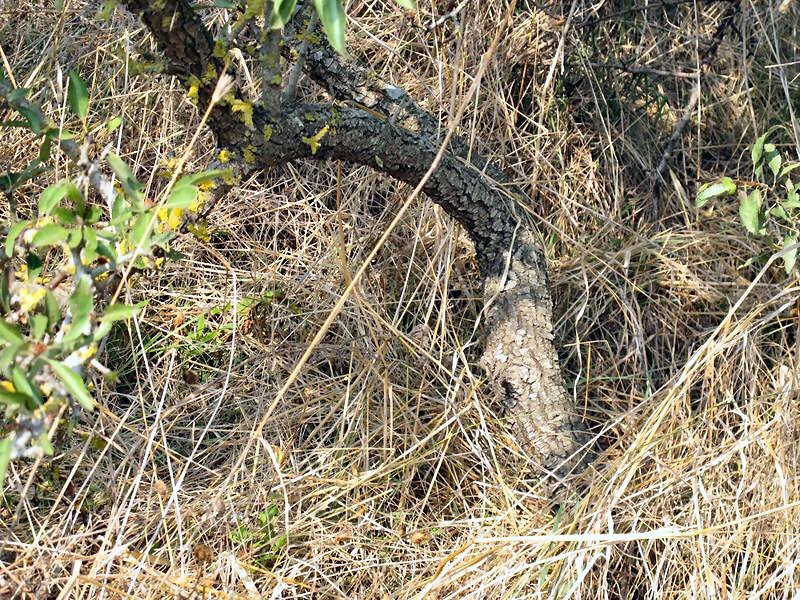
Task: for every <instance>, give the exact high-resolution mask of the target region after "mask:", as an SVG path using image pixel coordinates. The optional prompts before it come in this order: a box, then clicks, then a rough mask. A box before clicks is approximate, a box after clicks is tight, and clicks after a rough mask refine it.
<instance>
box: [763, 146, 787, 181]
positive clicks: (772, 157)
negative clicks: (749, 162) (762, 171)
mask: <svg viewBox="0 0 800 600" xmlns="http://www.w3.org/2000/svg"><path fill="white" fill-rule="evenodd" d="M764 160H766V161H767V165H769V169H770V171H772V174H773V175H775V177H777V176H778V173H780V170H781V163H782V162H783V158H782V157H781V153H780V152H778V149H777V148H776V147H775V144H764Z"/></svg>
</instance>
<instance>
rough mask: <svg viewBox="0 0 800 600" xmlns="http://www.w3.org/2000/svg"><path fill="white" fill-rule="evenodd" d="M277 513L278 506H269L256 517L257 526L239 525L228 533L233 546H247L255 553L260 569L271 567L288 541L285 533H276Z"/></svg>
mask: <svg viewBox="0 0 800 600" xmlns="http://www.w3.org/2000/svg"><path fill="white" fill-rule="evenodd" d="M278 512H279V510H278V505H277V504H270V506H269V507H268V508H267V509H266V510H262V511H260V512H259V513H258V515H257V516H256V522H257V525H256V526H255V527H249V526H248V525H246V524H244V523H239V524H238V525H237V526H236V528H235V529H234V530H233V531H231V532H230V539H231V541H232V542H233V543H234V544H243V545H248V546H249V547H250V548H251V549H252V550H253V551H254V552H256V553H257V557H256V562H257V563H258V564H259V565H260V566H262V567H269V566H270V565H272V564H273V563H274V562H275V561H276V560H277V559H278V556H279V555H280V551H281V549H282V548H283V547H284V546H285V545H286V543H287V541H288V540H287V537H286V534H285V533H282V534H278V533H277V532H276V528H275V525H276V521H277V517H278Z"/></svg>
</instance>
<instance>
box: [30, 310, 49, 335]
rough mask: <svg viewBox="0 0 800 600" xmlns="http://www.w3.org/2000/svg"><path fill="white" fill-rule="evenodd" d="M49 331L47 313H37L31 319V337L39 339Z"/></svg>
mask: <svg viewBox="0 0 800 600" xmlns="http://www.w3.org/2000/svg"><path fill="white" fill-rule="evenodd" d="M45 331H47V315H44V314H42V313H36V314H35V315H33V318H32V319H31V337H32V338H33V339H34V340H36V341H39V340H41V339H42V337H44V334H45Z"/></svg>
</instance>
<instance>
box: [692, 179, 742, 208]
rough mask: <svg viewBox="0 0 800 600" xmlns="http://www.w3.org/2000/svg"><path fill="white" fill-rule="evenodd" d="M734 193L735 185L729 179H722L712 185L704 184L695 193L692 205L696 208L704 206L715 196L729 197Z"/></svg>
mask: <svg viewBox="0 0 800 600" xmlns="http://www.w3.org/2000/svg"><path fill="white" fill-rule="evenodd" d="M735 193H736V184H735V183H734V182H733V180H732V179H731V178H730V177H723V178H722V179H721V180H720V181H719V182H717V183H713V184H708V183H707V184H705V185H703V186H701V187H700V190H698V192H697V198H695V200H694V205H695V206H696V207H697V208H702V207H703V206H705V205H706V204H707V203H708V201H709V200H711V199H713V198H716V197H717V196H723V195H731V194H735Z"/></svg>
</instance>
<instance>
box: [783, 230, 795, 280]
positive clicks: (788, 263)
mask: <svg viewBox="0 0 800 600" xmlns="http://www.w3.org/2000/svg"><path fill="white" fill-rule="evenodd" d="M795 244H797V236H796V235H787V236H785V237H784V238H783V249H784V250H785V249H786V248H789V247H790V246H794V245H795ZM796 262H797V248H794V249H793V250H789V251H788V252H787V253H786V254H784V255H783V268H784V270H785V271H786V274H787V275H789V274H791V272H792V269H794V265H795V263H796Z"/></svg>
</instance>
